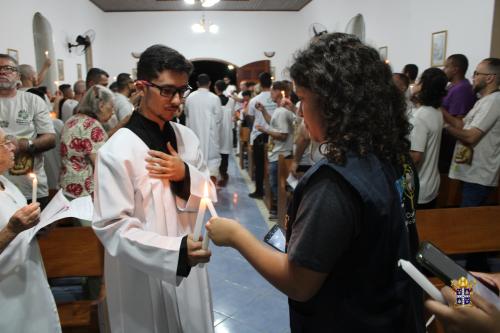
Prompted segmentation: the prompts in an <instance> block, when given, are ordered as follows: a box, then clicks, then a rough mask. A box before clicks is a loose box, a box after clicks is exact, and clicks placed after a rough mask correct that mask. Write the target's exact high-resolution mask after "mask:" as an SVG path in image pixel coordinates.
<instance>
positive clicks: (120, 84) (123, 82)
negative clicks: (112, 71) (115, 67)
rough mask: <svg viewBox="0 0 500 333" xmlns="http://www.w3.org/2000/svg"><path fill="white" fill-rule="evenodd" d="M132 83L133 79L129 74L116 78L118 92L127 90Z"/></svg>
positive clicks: (119, 75) (122, 74)
mask: <svg viewBox="0 0 500 333" xmlns="http://www.w3.org/2000/svg"><path fill="white" fill-rule="evenodd" d="M130 82H132V78H131V77H130V74H129V73H120V74H118V76H117V77H116V85H117V88H118V91H122V90H124V89H125V88H127V87H128V84H129V83H130Z"/></svg>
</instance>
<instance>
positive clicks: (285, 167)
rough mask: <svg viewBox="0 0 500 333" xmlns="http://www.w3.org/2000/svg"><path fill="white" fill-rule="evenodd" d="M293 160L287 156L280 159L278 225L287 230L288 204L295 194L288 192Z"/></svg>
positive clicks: (281, 156)
mask: <svg viewBox="0 0 500 333" xmlns="http://www.w3.org/2000/svg"><path fill="white" fill-rule="evenodd" d="M292 162H293V160H292V159H286V158H285V156H283V155H280V156H279V157H278V224H279V225H280V226H281V227H282V228H285V215H286V209H287V207H288V202H289V200H290V199H291V197H292V195H293V193H292V192H289V191H287V182H286V179H287V178H288V175H289V174H290V168H291V166H292Z"/></svg>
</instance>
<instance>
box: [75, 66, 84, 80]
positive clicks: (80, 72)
mask: <svg viewBox="0 0 500 333" xmlns="http://www.w3.org/2000/svg"><path fill="white" fill-rule="evenodd" d="M76 77H77V78H78V80H83V79H82V77H83V76H82V64H76Z"/></svg>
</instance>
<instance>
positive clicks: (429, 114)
mask: <svg viewBox="0 0 500 333" xmlns="http://www.w3.org/2000/svg"><path fill="white" fill-rule="evenodd" d="M410 122H411V124H412V125H413V129H412V130H411V133H410V141H411V148H410V149H411V150H413V151H418V152H421V153H422V154H423V156H422V160H421V162H420V165H419V166H418V167H417V171H418V178H419V180H420V192H419V195H418V203H419V204H425V203H428V202H430V201H432V200H434V199H435V198H436V197H437V195H438V192H439V182H440V176H439V169H438V161H439V147H440V146H441V133H442V129H443V123H444V121H443V114H442V113H441V111H439V110H437V109H435V108H433V107H432V106H421V107H419V108H418V109H417V110H416V111H415V112H414V113H413V117H412V118H411V119H410Z"/></svg>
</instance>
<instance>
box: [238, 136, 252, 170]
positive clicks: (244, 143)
mask: <svg viewBox="0 0 500 333" xmlns="http://www.w3.org/2000/svg"><path fill="white" fill-rule="evenodd" d="M249 144H250V128H248V127H240V152H239V155H240V156H239V157H240V168H241V169H242V170H243V169H244V168H245V154H246V153H247V152H248V146H249ZM249 158H250V157H249V156H247V161H248V160H249Z"/></svg>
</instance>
